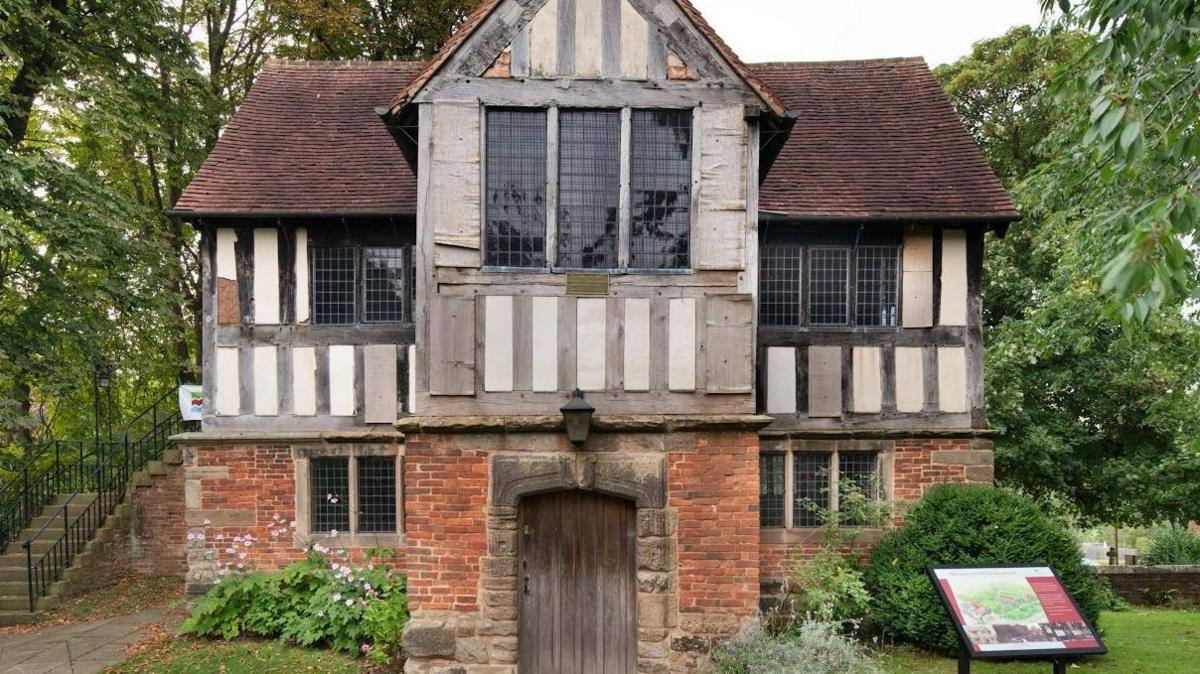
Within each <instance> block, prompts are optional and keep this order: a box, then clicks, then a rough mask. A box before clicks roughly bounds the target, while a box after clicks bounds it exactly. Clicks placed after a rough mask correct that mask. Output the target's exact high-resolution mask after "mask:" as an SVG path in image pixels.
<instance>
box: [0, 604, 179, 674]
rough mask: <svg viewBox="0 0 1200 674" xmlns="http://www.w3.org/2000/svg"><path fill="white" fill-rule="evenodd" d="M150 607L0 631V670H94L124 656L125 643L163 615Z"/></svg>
mask: <svg viewBox="0 0 1200 674" xmlns="http://www.w3.org/2000/svg"><path fill="white" fill-rule="evenodd" d="M164 612H165V609H161V608H152V609H147V610H145V611H141V612H140V613H134V614H133V615H127V616H120V617H118V618H109V619H107V620H97V621H95V622H89V623H78V624H75V625H60V626H54V627H47V628H46V629H44V630H40V631H37V632H29V633H28V634H0V674H17V673H18V672H19V673H20V674H50V673H53V674H96V672H101V671H104V668H105V667H109V666H112V665H115V664H117V663H119V662H122V661H124V660H125V659H126V655H125V647H126V646H128V645H129V644H131V643H134V642H135V641H139V640H141V638H142V636H143V635H142V631H143V629H144V628H145V627H146V626H147V625H149V624H151V623H154V622H157V621H158V620H159V619H160V618H162V617H163V613H164Z"/></svg>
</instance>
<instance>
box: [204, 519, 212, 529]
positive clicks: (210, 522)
mask: <svg viewBox="0 0 1200 674" xmlns="http://www.w3.org/2000/svg"><path fill="white" fill-rule="evenodd" d="M204 526H206V527H211V526H212V520H204Z"/></svg>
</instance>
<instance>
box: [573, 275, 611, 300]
mask: <svg viewBox="0 0 1200 674" xmlns="http://www.w3.org/2000/svg"><path fill="white" fill-rule="evenodd" d="M567 294H568V295H572V296H576V297H578V296H596V295H599V296H601V297H603V296H606V295H608V274H567Z"/></svg>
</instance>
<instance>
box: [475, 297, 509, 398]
mask: <svg viewBox="0 0 1200 674" xmlns="http://www.w3.org/2000/svg"><path fill="white" fill-rule="evenodd" d="M482 299H483V302H484V306H483V312H484V313H483V316H484V318H483V390H485V391H511V390H513V298H512V297H496V296H491V297H484V298H482Z"/></svg>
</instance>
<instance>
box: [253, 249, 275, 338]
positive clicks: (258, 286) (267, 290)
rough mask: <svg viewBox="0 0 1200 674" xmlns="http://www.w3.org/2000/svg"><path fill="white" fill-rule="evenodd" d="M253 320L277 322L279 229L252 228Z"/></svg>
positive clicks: (261, 323)
mask: <svg viewBox="0 0 1200 674" xmlns="http://www.w3.org/2000/svg"><path fill="white" fill-rule="evenodd" d="M254 322H255V323H257V324H259V325H278V324H279V231H278V230H276V229H274V228H270V227H257V228H255V230H254Z"/></svg>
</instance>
